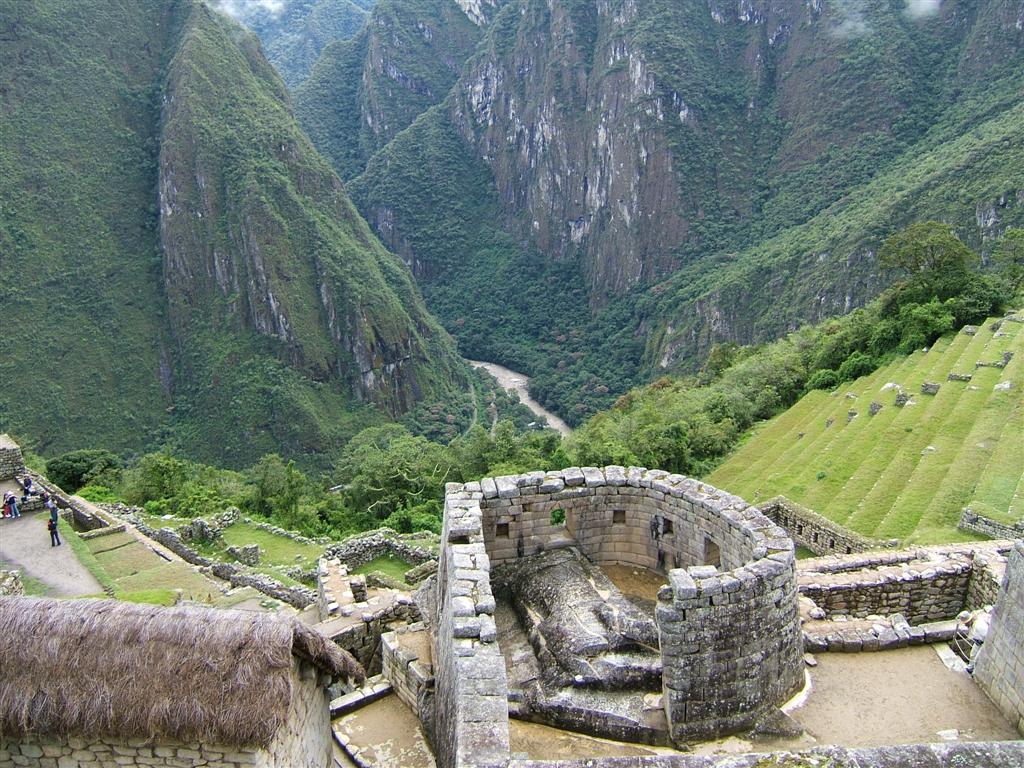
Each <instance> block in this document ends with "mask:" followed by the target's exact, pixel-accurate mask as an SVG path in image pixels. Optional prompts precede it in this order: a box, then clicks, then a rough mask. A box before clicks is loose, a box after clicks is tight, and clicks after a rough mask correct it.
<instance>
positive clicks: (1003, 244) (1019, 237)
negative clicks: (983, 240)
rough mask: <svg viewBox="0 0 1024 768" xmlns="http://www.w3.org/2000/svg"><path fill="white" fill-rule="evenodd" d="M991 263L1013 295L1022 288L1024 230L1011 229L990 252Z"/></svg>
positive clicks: (1023, 281)
mask: <svg viewBox="0 0 1024 768" xmlns="http://www.w3.org/2000/svg"><path fill="white" fill-rule="evenodd" d="M992 263H993V264H994V265H995V266H996V268H997V269H999V271H1000V272H1002V273H1003V275H1004V276H1005V277H1006V281H1007V282H1008V283H1009V284H1010V289H1011V290H1012V291H1013V293H1014V294H1016V293H1017V291H1019V290H1020V289H1021V288H1024V229H1021V228H1019V227H1011V228H1009V229H1007V230H1006V232H1005V233H1003V239H1002V240H1000V241H999V245H997V246H996V248H995V250H994V251H993V252H992Z"/></svg>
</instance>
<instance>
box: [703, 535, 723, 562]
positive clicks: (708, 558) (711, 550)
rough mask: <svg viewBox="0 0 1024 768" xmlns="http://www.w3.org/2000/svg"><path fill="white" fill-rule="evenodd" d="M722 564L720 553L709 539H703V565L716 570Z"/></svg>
mask: <svg viewBox="0 0 1024 768" xmlns="http://www.w3.org/2000/svg"><path fill="white" fill-rule="evenodd" d="M721 564H722V551H721V549H719V547H718V545H717V544H715V542H714V541H712V540H711V539H710V538H709V537H707V536H705V537H704V565H713V566H715V567H716V568H717V567H719V566H720V565H721Z"/></svg>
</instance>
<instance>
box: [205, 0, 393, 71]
mask: <svg viewBox="0 0 1024 768" xmlns="http://www.w3.org/2000/svg"><path fill="white" fill-rule="evenodd" d="M211 4H212V5H213V7H215V8H216V9H217V10H219V11H221V12H222V13H226V14H227V15H228V16H231V17H232V18H233V19H235V20H236V21H238V22H241V23H242V24H244V25H245V26H247V27H249V29H251V30H252V31H253V32H255V33H256V34H257V35H258V36H259V38H260V41H261V42H262V43H263V50H264V53H265V54H266V56H267V58H268V59H269V60H270V62H271V63H272V64H273V65H274V66H275V67H276V68H277V71H278V72H279V73H280V74H281V77H282V78H283V79H284V82H285V84H286V85H287V86H288V87H289V88H295V87H297V86H298V85H299V84H300V83H302V81H303V80H305V79H306V77H307V76H308V75H309V71H310V69H312V67H313V64H314V63H315V62H316V60H317V58H318V57H319V56H320V53H321V52H322V51H323V49H324V48H326V47H327V46H328V45H329V44H330V43H332V42H334V41H335V40H347V39H349V38H350V37H352V36H353V35H355V34H356V33H357V32H359V30H360V29H362V28H363V25H364V24H366V20H367V18H369V10H370V9H371V8H372V7H373V0H211Z"/></svg>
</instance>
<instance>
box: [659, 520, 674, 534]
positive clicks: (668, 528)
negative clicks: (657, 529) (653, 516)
mask: <svg viewBox="0 0 1024 768" xmlns="http://www.w3.org/2000/svg"><path fill="white" fill-rule="evenodd" d="M673 530H675V528H674V526H673V525H672V521H671V520H669V519H668V518H667V517H663V518H662V519H661V532H662V533H672V531H673Z"/></svg>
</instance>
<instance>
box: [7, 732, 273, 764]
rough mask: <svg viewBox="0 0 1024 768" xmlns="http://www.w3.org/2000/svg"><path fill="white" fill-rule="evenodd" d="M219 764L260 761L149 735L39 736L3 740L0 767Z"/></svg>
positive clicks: (229, 750)
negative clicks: (155, 740) (150, 738)
mask: <svg viewBox="0 0 1024 768" xmlns="http://www.w3.org/2000/svg"><path fill="white" fill-rule="evenodd" d="M206 764H213V765H220V766H225V767H226V768H243V766H244V768H253V766H257V765H261V764H262V765H266V764H267V763H266V762H262V763H261V762H259V759H258V753H257V752H256V751H254V750H239V749H236V748H235V747H222V746H216V745H208V744H199V743H189V744H175V743H153V742H150V741H147V740H146V739H115V738H107V739H83V738H78V737H75V736H72V737H70V738H68V739H60V738H55V737H46V736H40V737H36V738H25V739H20V740H13V739H11V740H7V741H3V740H0V768H15V767H16V766H38V768H58V767H59V768H64V766H85V765H96V766H101V765H102V766H106V765H149V766H156V768H161V767H164V768H180V767H181V766H184V765H206Z"/></svg>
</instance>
